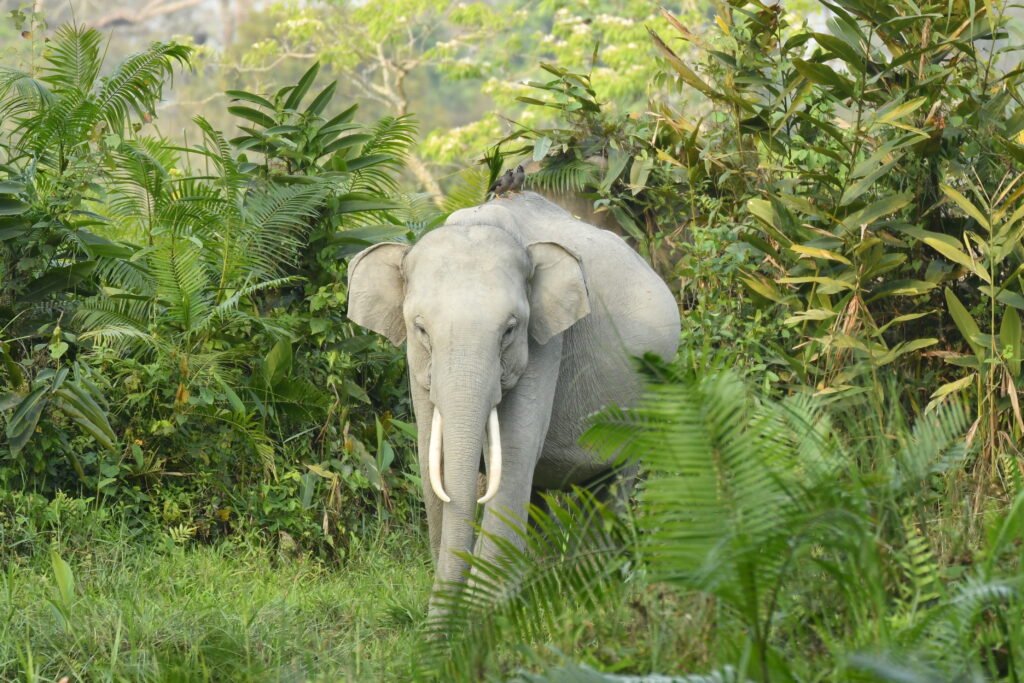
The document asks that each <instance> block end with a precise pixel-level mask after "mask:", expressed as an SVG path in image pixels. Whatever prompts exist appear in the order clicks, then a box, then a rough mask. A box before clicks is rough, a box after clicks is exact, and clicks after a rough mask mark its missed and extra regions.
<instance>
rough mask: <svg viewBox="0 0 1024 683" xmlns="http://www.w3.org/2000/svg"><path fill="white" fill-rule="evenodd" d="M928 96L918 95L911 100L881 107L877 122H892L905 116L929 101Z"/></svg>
mask: <svg viewBox="0 0 1024 683" xmlns="http://www.w3.org/2000/svg"><path fill="white" fill-rule="evenodd" d="M927 99H928V98H926V97H916V98H914V99H912V100H910V101H909V102H904V103H903V104H899V105H896V106H892V105H890V106H888V107H885V108H883V109H881V110H880V111H879V112H878V116H877V118H876V119H875V121H876V122H877V123H892V122H894V121H899V120H900V119H902V118H903V117H905V116H907V115H909V114H912V113H914V112H915V111H917V110H918V109H920V108H921V105H922V104H924V103H925V102H926V101H927Z"/></svg>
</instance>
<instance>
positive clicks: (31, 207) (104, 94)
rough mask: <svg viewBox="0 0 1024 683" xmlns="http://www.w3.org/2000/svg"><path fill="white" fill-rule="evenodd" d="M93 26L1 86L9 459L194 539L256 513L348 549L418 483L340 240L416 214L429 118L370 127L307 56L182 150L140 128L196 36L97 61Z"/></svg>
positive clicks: (302, 535)
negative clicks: (407, 202) (353, 535)
mask: <svg viewBox="0 0 1024 683" xmlns="http://www.w3.org/2000/svg"><path fill="white" fill-rule="evenodd" d="M100 45H101V36H100V34H99V33H98V32H97V31H95V30H93V29H88V28H80V27H74V26H64V27H62V28H61V29H59V30H58V31H57V32H56V33H55V35H54V36H53V39H52V40H51V41H50V43H49V44H48V47H47V49H46V51H45V52H43V54H42V55H41V59H40V61H39V63H38V64H36V65H35V67H34V70H32V71H21V70H16V69H8V70H6V71H5V72H4V78H3V83H2V85H3V88H2V89H0V108H2V111H3V118H4V120H5V121H7V122H9V125H7V126H5V128H4V131H3V132H4V136H5V137H4V145H3V149H4V150H5V152H6V155H7V157H6V159H5V163H4V166H3V168H4V171H5V172H6V178H5V180H4V181H3V186H2V188H0V189H2V190H3V191H4V192H6V193H7V194H6V196H5V197H6V198H5V199H4V200H3V201H4V204H3V209H4V210H3V214H4V215H3V218H2V220H3V234H2V237H3V243H2V250H3V251H2V255H3V274H4V277H3V283H4V285H3V286H4V292H3V296H4V305H5V308H4V311H3V316H4V324H3V328H2V329H3V346H2V354H3V361H4V367H5V384H6V388H7V393H5V394H4V395H3V401H2V406H3V409H4V410H5V411H6V415H7V426H6V435H7V439H8V444H9V446H10V449H9V453H8V454H7V455H6V456H5V457H4V458H3V463H2V466H0V478H2V479H3V481H4V482H5V483H6V485H7V486H10V487H15V488H24V489H29V490H33V491H39V492H43V493H47V492H53V491H56V490H81V491H83V492H87V493H89V494H91V495H94V496H97V497H99V498H100V499H113V500H116V501H120V502H123V503H126V504H129V503H130V504H134V505H137V506H139V507H140V509H143V510H144V509H150V510H151V511H152V512H153V513H155V514H156V515H157V516H158V518H160V519H162V520H163V521H164V522H165V523H166V524H168V525H171V526H173V527H174V528H176V529H177V531H178V533H179V536H180V537H182V538H183V539H187V538H188V537H189V536H191V535H195V534H199V535H201V536H210V535H216V534H217V533H218V531H227V530H230V529H231V528H233V527H235V526H236V525H241V526H248V525H249V524H252V523H253V522H255V523H256V525H257V527H259V528H264V529H266V530H268V531H270V532H273V534H274V535H276V534H277V533H278V532H281V533H284V534H287V535H290V536H294V537H295V538H297V539H299V541H298V542H300V543H301V544H302V545H303V546H309V547H314V548H315V547H319V546H320V545H323V546H324V547H328V546H330V547H335V548H336V549H337V547H336V546H337V542H338V541H344V539H345V538H346V536H347V533H348V525H349V524H353V523H358V520H359V519H360V518H361V510H362V509H364V508H365V509H372V510H375V511H376V510H377V509H378V508H380V509H381V510H382V511H386V510H388V509H391V508H392V497H391V493H390V490H391V489H392V488H393V487H398V488H399V489H404V488H406V487H408V486H409V482H408V481H407V480H403V479H396V478H395V477H394V476H393V475H392V474H391V471H392V468H391V465H392V464H393V462H394V459H395V454H396V448H397V446H398V445H405V444H408V442H409V439H410V436H409V428H408V427H407V426H406V424H405V423H404V422H402V421H401V420H400V419H399V418H403V417H405V416H406V415H407V413H408V409H407V407H406V401H405V399H404V391H403V388H402V384H403V379H402V377H403V370H402V363H401V360H400V358H401V357H400V355H399V354H398V352H396V351H393V350H389V349H386V348H385V347H383V346H381V345H380V344H378V343H377V342H376V341H375V339H373V338H372V337H369V336H367V335H365V334H363V333H361V332H359V331H357V330H354V329H352V327H351V326H350V325H348V324H347V323H346V322H345V319H344V317H343V315H342V309H343V302H344V290H343V287H342V285H341V282H342V280H343V275H344V262H343V260H342V259H343V257H344V256H345V255H346V254H349V253H351V252H352V250H353V249H354V248H357V247H358V245H360V244H365V243H366V242H367V240H368V239H372V238H377V237H378V236H379V235H385V234H387V235H392V236H398V237H399V238H401V237H404V235H405V234H406V232H407V231H408V230H409V229H411V228H410V227H408V226H406V225H405V223H404V221H403V218H402V216H401V215H400V213H401V212H397V213H396V211H398V210H399V209H401V208H402V206H403V202H401V201H396V199H400V198H399V197H398V188H397V185H396V181H395V178H394V172H395V170H396V169H398V168H400V167H401V161H402V158H403V155H404V154H405V151H406V150H407V149H408V147H409V145H410V144H411V141H412V138H413V134H414V132H415V128H414V124H413V122H412V121H411V120H410V119H409V118H408V117H405V118H390V117H389V118H385V119H381V120H380V121H378V122H377V123H376V124H374V125H372V126H364V125H361V124H358V123H355V122H354V121H353V118H354V115H355V112H356V107H354V106H350V107H348V108H345V109H343V110H340V111H339V110H337V109H335V108H334V106H333V95H334V86H333V85H328V86H327V87H326V88H324V89H322V90H321V91H319V92H318V93H317V92H315V91H313V90H312V86H313V82H314V79H315V77H316V75H317V67H316V66H314V67H313V68H311V69H310V70H309V71H307V72H306V74H305V75H304V76H303V77H302V79H301V80H300V81H299V82H298V83H297V84H295V85H293V86H288V87H284V88H282V89H280V90H278V91H277V92H276V93H274V94H273V95H271V96H269V97H263V96H261V95H257V94H254V93H249V92H245V91H232V92H231V93H229V94H230V95H231V97H232V98H233V99H234V100H235V101H236V102H237V103H236V104H232V105H231V106H230V107H229V111H230V113H232V114H234V115H236V116H238V117H239V119H240V124H241V128H242V131H243V132H244V134H243V135H242V136H240V137H237V138H235V139H233V140H231V141H228V140H227V139H226V138H225V137H224V135H223V134H222V133H220V132H219V131H217V130H215V129H214V128H213V127H212V126H211V125H210V124H209V123H208V122H207V121H206V120H205V119H204V118H203V117H202V116H197V117H196V120H195V126H196V130H197V134H198V136H199V140H200V141H199V142H198V143H197V144H193V145H190V146H188V147H179V146H177V145H174V144H172V143H170V142H167V141H165V140H163V139H161V138H159V137H152V136H144V135H141V134H139V133H138V132H137V131H138V130H139V129H140V128H141V125H142V123H143V122H145V121H147V120H148V119H149V118H151V117H152V116H153V106H154V104H155V102H156V100H157V99H158V98H159V97H160V94H161V92H162V89H163V87H164V84H165V81H167V80H168V79H169V78H170V77H171V75H172V73H173V69H174V68H175V66H178V65H187V64H188V60H189V58H190V54H191V50H190V49H189V48H187V47H184V46H181V45H177V44H174V43H167V44H156V45H153V46H152V47H151V48H149V49H148V50H146V51H144V52H142V53H139V54H137V55H134V56H132V57H129V58H128V59H127V60H125V61H124V62H123V63H121V64H119V65H117V66H116V68H115V69H114V70H113V72H112V74H111V75H110V76H104V77H100V76H99V74H100V72H101V68H102V64H101V55H100ZM250 156H252V157H253V159H252V160H250ZM355 359H359V361H360V362H357V361H356V360H355ZM392 416H394V417H392ZM72 426H75V427H77V430H76V429H71V427H72ZM400 500H402V501H404V500H405V498H404V497H400ZM404 511H407V508H405V507H403V512H404Z"/></svg>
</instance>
